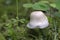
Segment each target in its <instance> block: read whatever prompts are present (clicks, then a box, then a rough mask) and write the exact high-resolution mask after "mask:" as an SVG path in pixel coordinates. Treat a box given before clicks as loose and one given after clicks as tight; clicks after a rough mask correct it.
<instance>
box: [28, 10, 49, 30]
mask: <svg viewBox="0 0 60 40" xmlns="http://www.w3.org/2000/svg"><path fill="white" fill-rule="evenodd" d="M48 26H49V22H48V18H47V16H46V15H45V14H44V13H43V12H42V11H34V12H32V13H31V15H30V22H29V23H28V24H27V27H28V28H30V29H34V28H40V29H43V28H46V27H48Z"/></svg>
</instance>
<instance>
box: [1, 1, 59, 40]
mask: <svg viewBox="0 0 60 40" xmlns="http://www.w3.org/2000/svg"><path fill="white" fill-rule="evenodd" d="M36 10H38V11H39V10H41V11H43V12H44V13H45V14H46V15H47V17H48V20H49V27H47V28H45V29H39V28H36V29H29V28H27V26H26V25H27V23H28V22H29V19H30V13H31V12H32V11H36ZM0 40H60V0H0Z"/></svg>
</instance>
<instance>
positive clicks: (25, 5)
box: [23, 3, 33, 8]
mask: <svg viewBox="0 0 60 40" xmlns="http://www.w3.org/2000/svg"><path fill="white" fill-rule="evenodd" d="M32 6H33V4H31V3H27V4H23V7H25V8H31V7H32Z"/></svg>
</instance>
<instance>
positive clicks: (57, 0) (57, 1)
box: [56, 0, 60, 10]
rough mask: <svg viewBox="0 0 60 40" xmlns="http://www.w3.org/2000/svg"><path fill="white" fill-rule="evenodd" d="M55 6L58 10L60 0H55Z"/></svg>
mask: <svg viewBox="0 0 60 40" xmlns="http://www.w3.org/2000/svg"><path fill="white" fill-rule="evenodd" d="M56 6H57V9H59V10H60V0H56Z"/></svg>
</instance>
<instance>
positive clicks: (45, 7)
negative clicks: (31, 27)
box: [32, 3, 49, 11]
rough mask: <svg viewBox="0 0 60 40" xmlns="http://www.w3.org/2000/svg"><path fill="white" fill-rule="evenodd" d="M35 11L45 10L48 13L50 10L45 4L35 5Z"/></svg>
mask: <svg viewBox="0 0 60 40" xmlns="http://www.w3.org/2000/svg"><path fill="white" fill-rule="evenodd" d="M32 8H33V9H34V10H43V11H46V10H48V9H49V6H48V5H47V4H45V3H35V4H34V5H33V7H32Z"/></svg>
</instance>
